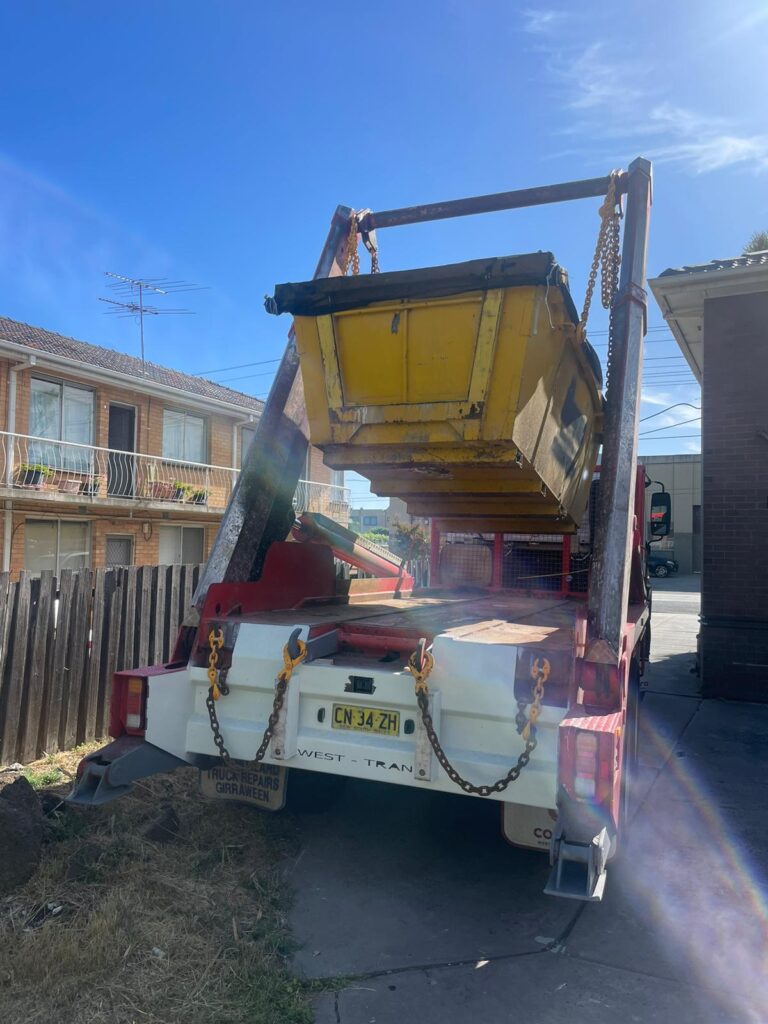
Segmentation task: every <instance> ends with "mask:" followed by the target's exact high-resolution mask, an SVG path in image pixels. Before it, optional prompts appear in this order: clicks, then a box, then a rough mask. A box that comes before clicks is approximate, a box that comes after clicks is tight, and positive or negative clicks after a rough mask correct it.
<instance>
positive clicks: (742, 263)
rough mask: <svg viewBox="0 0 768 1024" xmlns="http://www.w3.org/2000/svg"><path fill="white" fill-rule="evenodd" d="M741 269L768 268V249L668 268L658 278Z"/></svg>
mask: <svg viewBox="0 0 768 1024" xmlns="http://www.w3.org/2000/svg"><path fill="white" fill-rule="evenodd" d="M741 267H766V268H768V249H761V250H759V251H758V252H747V253H744V255H743V256H734V257H732V258H731V259H728V260H710V262H709V263H700V264H697V265H694V266H691V267H670V268H669V270H663V271H662V272H661V273H660V274H659V277H671V276H672V275H674V274H712V273H714V272H716V271H718V270H738V269H739V268H741Z"/></svg>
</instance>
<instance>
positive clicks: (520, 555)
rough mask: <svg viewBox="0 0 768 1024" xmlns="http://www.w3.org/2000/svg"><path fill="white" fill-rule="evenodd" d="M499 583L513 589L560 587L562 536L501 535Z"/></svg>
mask: <svg viewBox="0 0 768 1024" xmlns="http://www.w3.org/2000/svg"><path fill="white" fill-rule="evenodd" d="M501 582H502V586H504V587H513V588H514V589H515V590H520V589H523V590H529V589H530V590H562V589H563V588H564V585H565V581H564V579H563V538H562V537H558V536H554V535H547V534H522V533H506V534H504V564H503V570H502V577H501Z"/></svg>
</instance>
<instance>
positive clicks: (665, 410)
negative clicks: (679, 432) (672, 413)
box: [640, 402, 701, 423]
mask: <svg viewBox="0 0 768 1024" xmlns="http://www.w3.org/2000/svg"><path fill="white" fill-rule="evenodd" d="M682 405H684V406H687V408H689V409H695V410H696V411H697V412H701V406H700V405H691V403H690V402H675V404H674V405H668V406H667V407H666V409H659V411H658V412H653V413H651V415H650V416H642V417H641V418H640V422H641V423H644V422H645V421H646V420H654V419H656V417H657V416H662V415H663V414H664V413H665V412H669V410H670V409H679V408H680V406H682Z"/></svg>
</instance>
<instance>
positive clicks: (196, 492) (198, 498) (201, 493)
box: [187, 487, 208, 505]
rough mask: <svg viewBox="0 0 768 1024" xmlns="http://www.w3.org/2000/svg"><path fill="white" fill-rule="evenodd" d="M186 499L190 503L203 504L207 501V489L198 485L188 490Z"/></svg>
mask: <svg viewBox="0 0 768 1024" xmlns="http://www.w3.org/2000/svg"><path fill="white" fill-rule="evenodd" d="M187 501H188V502H189V503H190V505H204V504H205V503H206V502H207V501H208V491H206V489H205V488H204V487H198V488H195V489H193V490H191V491H190V492H189V497H188V498H187Z"/></svg>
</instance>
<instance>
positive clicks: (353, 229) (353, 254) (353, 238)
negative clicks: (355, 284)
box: [341, 212, 360, 277]
mask: <svg viewBox="0 0 768 1024" xmlns="http://www.w3.org/2000/svg"><path fill="white" fill-rule="evenodd" d="M357 231H358V220H357V214H356V213H354V212H353V213H352V216H351V217H350V218H349V235H348V236H347V248H346V251H345V252H344V262H343V263H342V265H341V274H342V277H346V276H347V274H348V273H349V268H350V266H351V267H352V275H353V276H354V277H357V275H358V274H359V273H360V254H359V252H358V251H357Z"/></svg>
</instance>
